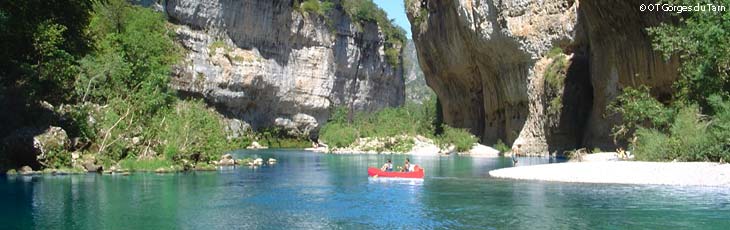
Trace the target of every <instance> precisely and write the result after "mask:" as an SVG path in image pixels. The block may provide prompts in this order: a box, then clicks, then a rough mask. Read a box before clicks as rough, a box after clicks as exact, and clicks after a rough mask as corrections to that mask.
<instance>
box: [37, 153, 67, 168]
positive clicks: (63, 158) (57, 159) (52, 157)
mask: <svg viewBox="0 0 730 230" xmlns="http://www.w3.org/2000/svg"><path fill="white" fill-rule="evenodd" d="M47 151H48V152H46V154H45V156H46V157H45V158H44V159H41V160H40V163H41V165H43V166H45V167H47V168H70V167H71V153H69V152H68V151H66V150H65V149H50V150H47Z"/></svg>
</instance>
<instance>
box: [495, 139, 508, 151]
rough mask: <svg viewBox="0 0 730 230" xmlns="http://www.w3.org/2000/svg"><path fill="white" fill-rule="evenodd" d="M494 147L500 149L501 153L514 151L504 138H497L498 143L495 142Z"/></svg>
mask: <svg viewBox="0 0 730 230" xmlns="http://www.w3.org/2000/svg"><path fill="white" fill-rule="evenodd" d="M494 149H496V150H499V152H500V153H506V152H509V151H512V148H510V147H509V146H508V145H507V144H505V143H504V142H503V141H502V139H498V140H497V144H494Z"/></svg>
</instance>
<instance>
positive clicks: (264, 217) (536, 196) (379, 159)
mask: <svg viewBox="0 0 730 230" xmlns="http://www.w3.org/2000/svg"><path fill="white" fill-rule="evenodd" d="M234 155H236V156H237V157H246V156H248V157H263V158H264V159H267V158H269V157H274V158H276V159H278V162H279V163H278V164H276V165H273V166H265V167H261V168H257V169H251V168H248V167H239V168H229V169H223V170H220V171H217V172H190V173H179V174H163V175H158V174H152V173H138V174H132V175H130V176H112V175H97V174H89V175H74V176H34V177H21V176H10V177H5V176H4V177H0V202H1V203H2V205H1V206H0V229H363V228H364V229H393V228H408V229H434V228H437V229H442V228H451V229H641V228H649V229H688V228H693V229H727V227H728V226H730V189H727V188H704V187H669V186H636V185H600V184H570V183H553V182H536V181H514V180H501V179H494V178H490V177H489V176H488V171H489V170H492V169H497V168H503V167H510V166H511V164H512V162H511V160H510V159H509V158H496V159H494V158H469V157H419V156H411V157H410V158H411V161H412V162H414V163H416V164H419V165H421V166H423V167H424V168H425V169H426V179H424V180H423V181H393V180H382V179H368V177H367V172H366V169H367V167H368V166H375V165H378V166H379V165H381V164H382V163H383V162H384V161H385V159H386V158H392V159H393V161H394V163H396V164H400V163H402V162H403V160H404V158H405V157H406V156H402V155H393V156H391V155H327V154H318V153H311V152H304V151H296V150H262V151H238V152H235V153H234ZM533 163H547V162H546V160H539V159H535V158H532V159H522V160H521V162H520V164H533ZM658 176H660V175H658Z"/></svg>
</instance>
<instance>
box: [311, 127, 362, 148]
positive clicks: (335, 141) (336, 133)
mask: <svg viewBox="0 0 730 230" xmlns="http://www.w3.org/2000/svg"><path fill="white" fill-rule="evenodd" d="M319 133H320V136H319V138H320V139H322V141H324V142H325V143H327V144H328V145H330V146H332V147H335V148H345V147H348V146H350V145H351V144H352V143H354V142H355V141H356V140H357V138H358V135H359V134H358V131H357V129H355V128H354V127H352V126H351V125H348V124H343V123H335V122H331V123H327V125H325V126H324V127H322V129H321V130H320V132H319Z"/></svg>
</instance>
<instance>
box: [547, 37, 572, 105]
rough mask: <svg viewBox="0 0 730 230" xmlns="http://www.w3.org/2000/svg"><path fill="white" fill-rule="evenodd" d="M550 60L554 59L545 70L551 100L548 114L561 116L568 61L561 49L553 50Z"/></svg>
mask: <svg viewBox="0 0 730 230" xmlns="http://www.w3.org/2000/svg"><path fill="white" fill-rule="evenodd" d="M547 57H548V58H551V59H552V62H550V64H549V65H548V66H547V69H545V74H544V78H545V82H546V83H547V84H546V85H547V90H546V91H547V94H548V96H549V97H551V99H550V103H549V104H548V114H551V115H556V114H559V113H560V111H561V110H562V108H563V100H562V98H563V97H562V95H563V93H562V92H563V88H565V78H566V74H567V68H568V64H569V63H568V59H567V58H566V57H565V55H563V50H562V49H561V48H560V47H555V48H553V49H551V50H550V51H549V52H548V54H547Z"/></svg>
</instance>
